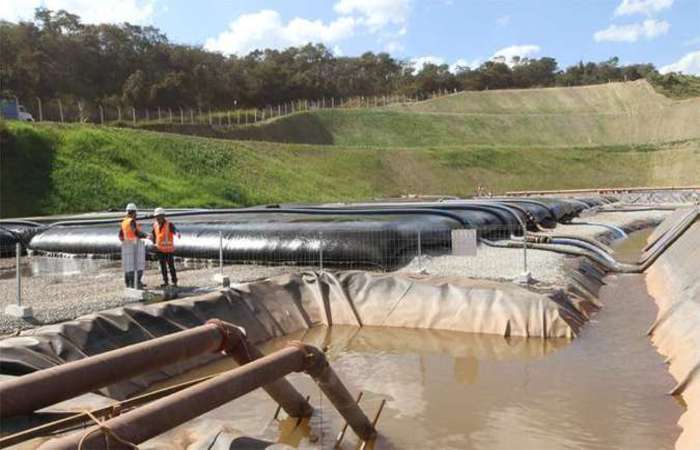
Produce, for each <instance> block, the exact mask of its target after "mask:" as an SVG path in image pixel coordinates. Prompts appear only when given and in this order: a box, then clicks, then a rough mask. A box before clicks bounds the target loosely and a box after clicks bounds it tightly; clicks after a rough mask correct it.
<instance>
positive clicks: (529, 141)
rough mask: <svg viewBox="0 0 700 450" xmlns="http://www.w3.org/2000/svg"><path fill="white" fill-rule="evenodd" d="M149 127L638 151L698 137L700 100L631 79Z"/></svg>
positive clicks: (326, 139)
mask: <svg viewBox="0 0 700 450" xmlns="http://www.w3.org/2000/svg"><path fill="white" fill-rule="evenodd" d="M150 128H151V129H154V130H161V131H169V132H179V133H185V134H195V135H204V136H209V137H220V138H226V139H245V140H258V141H271V142H292V143H305V144H321V145H339V146H371V147H426V146H461V145H502V146H514V147H517V146H523V145H538V146H540V145H541V146H603V145H643V144H649V143H665V142H675V141H681V140H688V139H698V138H700V98H691V99H687V100H678V101H674V100H671V99H668V98H666V97H664V96H662V95H660V94H658V93H656V92H655V91H654V89H653V88H652V87H651V86H650V85H649V84H648V83H647V82H646V81H635V82H630V83H610V84H606V85H597V86H584V87H575V88H546V89H526V90H503V91H490V92H489V91H484V92H464V93H459V94H454V95H449V96H445V97H440V98H436V99H433V100H428V101H424V102H419V103H413V104H404V105H395V106H390V107H386V108H375V109H347V110H343V109H334V110H331V109H325V110H315V111H310V112H302V113H296V114H292V115H288V116H285V117H282V118H278V119H274V120H269V121H266V122H261V123H258V124H256V125H251V126H244V127H240V128H231V129H229V128H226V127H210V126H208V125H206V126H205V125H185V126H182V125H163V124H161V125H155V124H154V125H151V126H150Z"/></svg>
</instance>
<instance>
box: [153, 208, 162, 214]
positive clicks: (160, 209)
mask: <svg viewBox="0 0 700 450" xmlns="http://www.w3.org/2000/svg"><path fill="white" fill-rule="evenodd" d="M153 215H154V216H164V215H165V210H164V209H163V208H156V210H155V211H153Z"/></svg>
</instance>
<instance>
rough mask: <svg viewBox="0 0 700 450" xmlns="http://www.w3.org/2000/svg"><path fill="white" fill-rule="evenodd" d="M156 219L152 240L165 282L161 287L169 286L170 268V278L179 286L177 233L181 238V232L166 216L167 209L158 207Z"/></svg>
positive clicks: (155, 212) (155, 213) (174, 284)
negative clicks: (176, 268)
mask: <svg viewBox="0 0 700 450" xmlns="http://www.w3.org/2000/svg"><path fill="white" fill-rule="evenodd" d="M154 215H155V216H156V221H155V222H153V231H152V232H151V241H153V243H154V244H155V245H154V247H155V251H156V255H157V256H158V262H159V263H160V273H161V275H163V284H162V285H161V287H166V286H168V269H169V270H170V279H171V281H172V282H173V286H175V287H177V272H176V271H175V259H174V258H173V253H175V241H174V238H175V235H177V237H178V238H180V233H179V232H178V231H177V229H176V228H175V225H173V223H172V222H170V221H168V220H167V219H166V218H165V210H163V208H156V210H155V211H154Z"/></svg>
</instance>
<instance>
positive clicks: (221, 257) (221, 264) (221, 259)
mask: <svg viewBox="0 0 700 450" xmlns="http://www.w3.org/2000/svg"><path fill="white" fill-rule="evenodd" d="M219 275H221V279H222V280H223V279H224V234H223V233H222V232H221V231H219Z"/></svg>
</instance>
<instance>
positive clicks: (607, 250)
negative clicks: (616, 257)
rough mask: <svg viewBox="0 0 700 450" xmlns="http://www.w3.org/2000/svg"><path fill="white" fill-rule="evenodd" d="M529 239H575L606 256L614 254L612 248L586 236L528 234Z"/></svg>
mask: <svg viewBox="0 0 700 450" xmlns="http://www.w3.org/2000/svg"><path fill="white" fill-rule="evenodd" d="M529 237H535V238H537V237H543V238H546V239H550V240H551V239H555V238H560V239H575V240H578V241H582V242H585V243H587V244H589V245H593V246H595V247H598V248H599V249H600V250H603V251H604V252H605V253H608V254H612V253H615V250H613V249H612V248H610V247H608V246H607V245H605V244H603V243H602V242H600V241H597V240H595V239H593V238H589V237H586V236H576V235H573V234H540V233H530V234H528V238H529ZM533 242H534V241H533ZM544 243H546V242H544Z"/></svg>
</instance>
